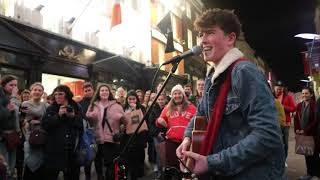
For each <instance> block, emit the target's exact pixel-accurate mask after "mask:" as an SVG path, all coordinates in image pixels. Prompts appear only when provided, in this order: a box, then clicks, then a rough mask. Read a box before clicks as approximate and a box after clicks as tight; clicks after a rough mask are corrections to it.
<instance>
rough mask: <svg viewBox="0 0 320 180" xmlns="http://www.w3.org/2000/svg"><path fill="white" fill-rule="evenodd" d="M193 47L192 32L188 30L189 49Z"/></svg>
mask: <svg viewBox="0 0 320 180" xmlns="http://www.w3.org/2000/svg"><path fill="white" fill-rule="evenodd" d="M192 47H193V41H192V31H191V30H190V29H188V48H189V49H191V48H192Z"/></svg>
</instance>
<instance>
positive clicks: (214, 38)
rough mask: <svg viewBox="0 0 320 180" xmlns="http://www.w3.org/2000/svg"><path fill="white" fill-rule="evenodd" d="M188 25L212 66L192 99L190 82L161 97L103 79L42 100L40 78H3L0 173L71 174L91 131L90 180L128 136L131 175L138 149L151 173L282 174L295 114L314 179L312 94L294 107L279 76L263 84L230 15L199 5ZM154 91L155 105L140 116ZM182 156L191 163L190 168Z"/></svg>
mask: <svg viewBox="0 0 320 180" xmlns="http://www.w3.org/2000/svg"><path fill="white" fill-rule="evenodd" d="M195 27H196V29H197V30H198V31H199V32H200V35H199V39H200V44H201V46H202V47H203V58H204V60H205V61H208V62H211V63H213V66H212V68H211V69H210V70H209V71H208V73H207V76H206V77H205V78H204V79H199V80H198V81H197V83H196V90H195V95H194V94H193V92H194V91H193V90H192V85H190V84H185V85H184V86H182V85H180V84H177V85H175V86H173V87H172V89H170V91H169V92H170V94H166V92H161V93H160V92H159V90H160V89H161V87H162V86H163V83H160V84H159V85H158V87H157V88H156V90H155V91H154V92H153V91H151V90H147V91H144V90H142V89H135V90H128V91H126V89H125V88H123V87H119V88H118V89H117V90H115V89H113V88H112V87H111V86H110V85H108V84H104V83H100V84H99V85H98V86H97V87H96V88H95V87H94V86H93V85H92V83H90V82H85V83H84V85H83V92H84V96H83V98H82V100H81V101H79V102H76V101H74V98H73V93H72V92H71V90H70V88H69V87H68V86H66V85H58V86H57V87H56V88H55V89H54V90H53V92H52V94H50V95H49V96H46V93H45V92H44V87H43V85H42V84H41V83H40V82H35V83H33V84H32V85H31V86H30V88H29V89H25V90H22V91H19V90H18V88H17V84H18V79H17V78H16V77H14V76H12V75H5V76H3V77H2V78H1V86H0V172H1V174H0V178H2V179H8V180H12V179H14V178H17V179H18V180H22V179H23V180H29V179H30V180H43V179H49V180H51V179H52V180H56V179H57V178H58V176H59V173H60V172H62V173H63V176H64V179H66V180H67V179H68V180H77V179H79V174H80V168H81V165H80V163H79V162H78V157H77V156H78V153H77V150H78V148H79V146H78V145H79V142H78V141H79V136H81V134H82V133H83V132H84V131H85V129H86V128H92V129H93V130H94V134H95V136H94V138H95V142H96V144H97V146H98V148H97V153H96V156H95V159H94V160H93V161H92V162H89V163H87V164H85V165H83V166H84V171H85V178H86V180H90V179H92V178H91V170H92V164H93V163H94V167H95V168H94V169H95V172H96V174H97V179H98V180H105V179H108V180H109V179H115V178H116V176H117V173H116V170H117V167H116V166H115V163H114V159H115V158H116V157H118V156H119V155H120V152H122V150H123V148H124V147H125V145H126V144H127V142H128V141H129V139H131V137H132V136H135V138H134V139H133V140H132V141H131V143H130V145H129V146H128V147H127V149H126V150H127V151H125V153H124V154H121V155H122V156H123V157H122V159H121V161H119V162H121V163H122V165H124V166H125V167H126V168H125V169H126V172H125V175H126V176H127V177H128V179H131V180H136V179H138V178H140V177H142V176H144V175H145V172H144V171H145V168H144V167H145V164H144V161H145V159H146V157H145V149H146V148H148V150H147V152H148V153H147V155H148V158H147V159H148V160H149V162H150V163H152V164H154V171H155V174H156V178H158V179H180V178H181V176H183V175H185V176H187V175H189V176H190V177H191V176H197V177H199V178H200V179H202V178H211V179H218V180H224V179H228V180H229V179H232V180H244V179H246V180H248V179H249V180H256V179H260V180H270V179H275V180H282V179H286V178H287V177H286V174H285V167H286V166H287V164H286V158H287V156H288V135H289V128H290V126H291V122H292V119H293V122H294V133H295V134H296V136H297V137H309V140H311V141H312V142H313V144H311V145H313V146H311V149H309V150H310V151H309V150H308V151H307V152H306V151H299V152H298V151H297V153H299V154H302V155H305V159H306V166H307V173H306V175H305V176H302V177H301V178H300V179H306V180H308V179H312V180H315V179H318V178H319V177H320V174H319V172H320V171H318V170H317V167H318V165H320V158H319V148H320V147H319V146H320V143H319V139H320V138H319V135H320V132H319V118H320V100H318V101H316V99H315V94H314V92H313V90H312V89H311V88H310V87H305V88H303V89H302V91H301V93H302V96H301V99H302V101H301V102H299V103H298V104H296V103H295V102H294V100H293V98H292V97H291V96H290V95H288V93H286V92H285V91H284V85H283V83H281V82H280V81H279V82H276V83H275V84H274V85H273V86H272V88H270V86H269V84H268V83H267V81H266V79H265V76H264V75H263V73H262V72H261V71H260V70H259V68H258V67H257V66H256V65H255V64H253V63H252V62H250V61H248V60H246V59H245V58H244V55H243V53H242V52H241V51H240V50H239V49H237V48H236V47H235V42H236V40H237V38H238V37H239V34H240V22H239V20H238V18H237V17H236V16H235V15H234V14H233V13H232V12H230V11H227V10H219V9H215V10H213V9H210V10H207V11H205V12H204V13H203V14H202V15H201V16H200V17H199V18H198V19H197V20H196V22H195ZM19 92H20V93H19ZM47 93H51V92H47ZM157 93H160V96H159V98H158V99H157V100H156V104H155V105H154V106H153V107H151V108H152V109H151V110H150V111H149V112H150V113H149V114H146V110H147V109H148V108H150V105H151V104H152V101H153V100H155V97H156V94H157ZM198 116H203V117H205V118H206V123H207V125H206V126H207V127H206V131H205V133H204V135H203V140H202V142H201V146H200V149H199V152H192V151H190V146H191V144H192V140H193V139H192V136H193V134H192V132H193V130H194V125H195V121H196V118H195V117H198ZM143 118H145V119H143ZM142 121H144V122H143V123H142V125H141V127H140V129H139V131H137V134H134V132H135V131H136V129H137V127H138V125H139V124H140V123H141V122H142ZM84 124H88V126H85V125H84ZM310 137H311V138H310ZM297 144H298V145H302V146H304V145H303V144H299V143H298V142H297ZM188 159H189V160H190V159H192V163H191V165H190V163H188ZM189 162H190V161H189ZM167 166H170V167H171V168H172V169H173V171H172V169H167V168H166V167H167ZM186 166H187V167H186ZM189 171H191V172H189ZM204 176H206V177H204ZM190 177H189V178H190Z"/></svg>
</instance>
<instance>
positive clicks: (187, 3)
mask: <svg viewBox="0 0 320 180" xmlns="http://www.w3.org/2000/svg"><path fill="white" fill-rule="evenodd" d="M186 15H187V17H188V18H189V19H191V5H190V3H189V2H186Z"/></svg>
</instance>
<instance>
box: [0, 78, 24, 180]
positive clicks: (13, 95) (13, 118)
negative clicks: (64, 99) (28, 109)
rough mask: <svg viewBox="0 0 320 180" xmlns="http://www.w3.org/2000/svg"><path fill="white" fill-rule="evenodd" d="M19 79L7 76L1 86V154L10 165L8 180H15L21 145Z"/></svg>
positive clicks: (2, 80)
mask: <svg viewBox="0 0 320 180" xmlns="http://www.w3.org/2000/svg"><path fill="white" fill-rule="evenodd" d="M17 84H18V81H17V78H16V77H14V76H11V75H5V76H3V77H2V78H1V86H0V104H1V110H0V119H1V121H0V154H2V155H3V156H4V158H5V160H6V162H7V163H8V173H7V178H8V180H11V179H13V174H14V169H15V164H16V148H17V146H18V145H19V135H18V133H20V127H19V117H18V111H19V110H18V109H19V108H18V107H19V105H20V101H19V100H18V99H17V95H18V88H17Z"/></svg>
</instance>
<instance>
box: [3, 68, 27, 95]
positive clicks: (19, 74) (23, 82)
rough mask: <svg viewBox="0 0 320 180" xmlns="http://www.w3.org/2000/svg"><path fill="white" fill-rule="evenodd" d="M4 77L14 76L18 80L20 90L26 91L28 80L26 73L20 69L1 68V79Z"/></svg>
mask: <svg viewBox="0 0 320 180" xmlns="http://www.w3.org/2000/svg"><path fill="white" fill-rule="evenodd" d="M4 75H13V76H15V77H16V78H17V79H18V88H19V89H20V90H22V89H26V88H28V87H27V79H26V76H27V74H26V72H25V71H23V70H19V69H14V68H7V67H0V79H1V78H2V77H3V76H4Z"/></svg>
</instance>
